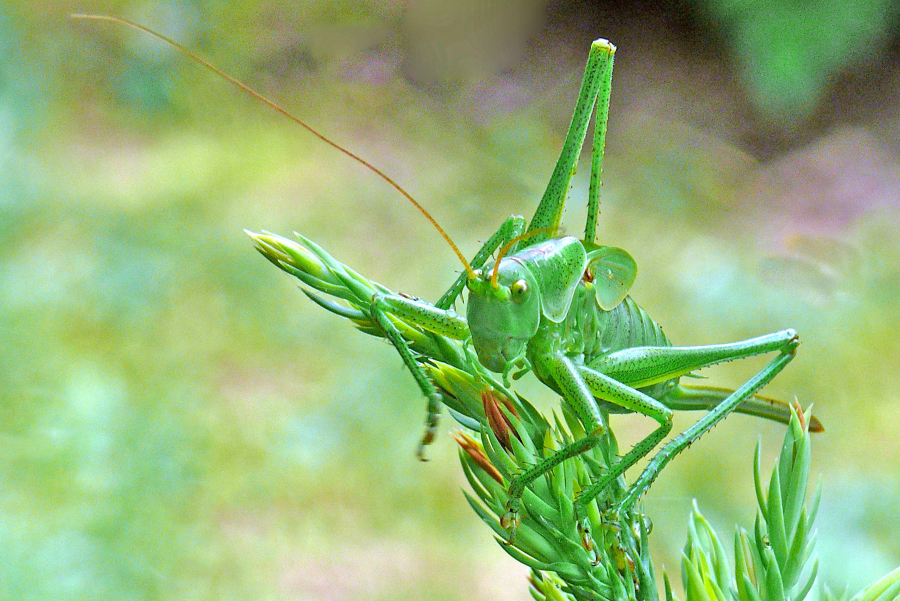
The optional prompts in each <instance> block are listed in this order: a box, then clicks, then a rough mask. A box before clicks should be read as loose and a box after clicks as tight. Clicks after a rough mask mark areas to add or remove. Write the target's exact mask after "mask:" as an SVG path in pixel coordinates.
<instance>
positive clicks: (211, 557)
mask: <svg viewBox="0 0 900 601" xmlns="http://www.w3.org/2000/svg"><path fill="white" fill-rule="evenodd" d="M75 11H86V12H106V13H111V14H116V15H122V16H126V17H129V18H132V19H134V20H138V21H140V22H141V23H144V24H147V25H150V26H152V27H154V28H155V29H157V30H159V31H161V32H163V33H166V34H167V35H170V36H171V37H174V38H176V39H178V40H180V41H182V42H184V43H185V44H187V45H188V46H190V47H191V48H193V49H195V50H197V51H199V52H201V53H202V54H203V55H204V56H206V57H208V58H210V59H211V60H213V62H215V63H216V64H218V65H219V66H221V67H222V68H224V69H225V70H227V71H229V72H230V73H233V74H235V75H236V76H238V77H240V78H241V79H243V80H245V81H247V82H248V83H249V84H251V85H253V86H256V87H258V88H259V89H261V90H263V91H264V92H265V93H267V94H268V95H270V96H271V97H273V98H275V99H277V100H278V101H279V102H281V103H283V104H284V105H285V106H286V107H287V108H289V109H290V110H291V111H293V112H295V113H296V114H297V115H299V116H300V117H301V118H303V119H305V120H306V121H308V122H309V123H310V124H312V125H314V126H315V127H318V128H319V129H320V130H321V131H322V132H323V133H325V134H326V135H328V136H330V137H332V138H333V139H335V140H337V141H338V142H340V143H341V144H344V145H346V146H347V147H349V148H351V149H352V150H353V151H354V152H357V153H359V154H360V155H362V156H364V157H366V158H367V159H369V160H370V161H372V162H373V163H375V164H377V165H378V166H379V167H380V168H382V169H383V170H384V171H385V172H387V173H389V174H390V175H391V176H392V177H394V178H396V179H397V180H398V181H399V182H400V183H401V185H403V186H404V187H406V188H407V189H408V190H409V191H410V192H411V193H412V194H413V195H414V196H415V197H416V198H418V199H419V200H420V201H421V202H422V203H423V204H424V205H426V206H427V207H428V208H429V209H430V210H432V212H433V213H434V215H435V217H436V218H437V219H438V221H439V222H440V223H441V224H442V225H443V226H444V227H445V228H446V229H447V230H448V231H449V232H450V233H451V234H452V235H453V236H454V238H455V240H456V242H457V243H458V244H459V245H460V246H461V247H462V248H463V249H464V252H466V253H467V254H469V255H471V254H472V253H474V252H475V250H476V249H477V248H478V247H479V245H480V241H482V240H485V239H486V238H487V237H488V236H489V235H490V233H492V232H493V230H494V229H495V228H496V227H497V226H498V225H499V224H500V223H501V222H502V220H503V219H504V218H505V217H506V216H508V215H509V214H512V213H522V214H526V215H529V214H530V213H531V212H532V211H533V209H534V207H535V206H536V203H537V200H538V199H539V197H540V195H541V193H542V191H543V186H544V185H545V183H546V181H547V178H548V176H549V173H550V171H551V170H552V166H553V163H554V162H555V160H556V157H557V154H558V151H559V148H560V146H561V143H562V139H563V137H564V134H565V129H566V126H567V125H568V122H569V118H570V115H571V110H572V107H573V106H574V99H575V95H576V92H577V87H578V84H579V81H580V77H581V69H582V67H583V61H584V59H585V57H586V52H587V48H588V45H589V43H590V41H591V40H592V39H594V38H596V37H601V36H602V37H607V38H609V39H610V40H612V41H613V42H614V43H615V44H617V45H618V48H619V51H618V54H617V56H616V69H615V75H614V85H613V88H614V89H613V98H612V108H611V111H610V115H611V117H610V133H609V142H608V154H607V162H606V169H605V172H604V175H605V178H604V179H605V185H604V190H603V197H602V202H603V206H602V209H603V213H602V217H601V223H600V232H599V236H598V239H599V240H600V241H601V242H603V243H606V244H610V245H616V246H621V247H624V248H626V249H629V250H630V252H631V253H632V254H633V255H634V257H635V258H636V259H637V262H638V265H639V266H640V274H639V276H638V280H637V282H636V284H635V287H634V289H633V296H634V298H635V299H636V300H637V301H638V302H639V303H641V304H642V305H643V306H644V307H645V308H646V309H647V310H648V311H649V312H650V314H651V315H653V316H654V317H655V318H656V319H657V320H658V321H659V322H660V323H661V324H662V325H663V327H664V328H665V330H666V332H667V333H668V334H669V336H670V337H671V338H672V339H673V340H674V341H676V342H677V343H681V344H701V343H709V342H721V341H729V340H736V339H740V338H745V337H749V336H753V335H758V334H762V333H765V332H769V331H774V330H777V329H781V328H784V327H795V328H797V329H798V330H799V331H800V333H801V336H802V341H803V344H802V346H801V349H800V352H799V355H798V357H797V359H796V360H795V361H794V362H793V363H792V364H791V365H790V366H789V367H788V369H786V370H785V371H784V372H783V374H782V375H780V376H779V377H778V378H777V380H776V381H775V382H773V383H772V384H771V385H770V386H769V388H768V389H767V391H768V393H770V394H771V395H774V396H778V397H781V398H784V399H788V400H790V399H792V398H794V397H795V396H796V397H797V398H798V399H799V400H800V402H801V403H803V404H804V405H808V404H809V403H815V407H816V413H817V415H818V416H819V417H820V418H821V419H822V421H823V422H824V423H825V425H826V428H827V431H826V432H825V433H824V434H822V435H819V436H817V437H816V438H815V441H814V465H813V473H814V475H815V474H821V479H822V481H823V485H824V500H823V502H822V508H821V511H820V514H819V520H818V529H819V545H818V549H819V554H820V556H821V569H820V572H821V573H822V575H823V577H824V580H825V581H826V582H827V583H828V584H829V585H830V586H831V587H832V588H836V589H842V588H843V586H844V585H845V584H846V585H849V587H850V590H851V592H852V591H855V590H857V589H859V588H860V587H861V586H862V585H863V584H865V583H867V582H870V581H872V580H874V579H875V578H876V577H877V576H879V575H881V574H883V573H884V572H886V571H887V570H888V569H890V568H892V567H895V566H897V565H898V564H900V535H898V533H900V519H898V511H897V507H900V475H898V474H900V443H898V438H900V434H898V431H900V398H898V397H900V384H898V377H897V371H898V366H900V362H898V358H900V336H898V326H900V308H898V300H897V299H898V293H900V240H898V238H900V237H898V225H900V215H898V213H900V160H898V156H900V36H898V22H900V11H898V9H897V6H896V3H893V2H891V1H890V0H819V1H814V2H807V3H802V6H801V5H800V4H798V3H795V2H788V1H787V0H683V1H675V0H666V1H663V2H615V3H614V2H587V1H582V2H561V1H556V0H554V1H550V2H547V1H539V0H520V1H515V2H514V1H511V0H507V1H500V0H497V1H476V0H462V1H460V2H455V3H447V2H437V1H432V0H417V1H413V2H409V3H407V2H400V1H394V2H343V1H330V2H325V1H323V2H314V1H305V2H292V3H287V2H285V3H265V4H260V3H256V2H244V1H234V2H217V1H213V0H205V1H204V0H193V1H183V2H176V1H174V0H169V1H167V2H161V3H160V2H153V3H151V2H140V1H134V2H80V3H75V2H70V1H55V2H41V1H37V2H28V3H26V2H11V1H7V2H4V3H3V4H2V5H0V48H2V52H0V165H2V177H0V598H4V599H19V600H36V599H54V600H68V599H95V600H104V599H110V600H112V599H115V600H124V599H131V600H143V599H171V600H181V599H216V600H227V599H303V600H306V599H309V600H344V599H374V600H378V599H397V598H415V599H435V600H455V599H491V600H507V599H526V598H528V596H527V592H526V589H527V587H526V583H525V579H524V574H525V570H524V569H523V568H522V567H521V566H519V565H517V564H516V563H514V562H513V561H512V560H511V559H509V558H508V557H507V556H506V555H505V553H504V552H503V551H502V550H501V549H500V548H499V547H498V546H497V545H496V543H495V542H493V541H492V538H491V536H490V534H489V532H488V530H487V529H486V528H485V527H484V526H483V525H482V524H480V523H479V521H478V520H477V518H476V516H475V515H474V514H473V513H472V512H471V511H470V509H469V508H468V507H467V506H466V504H465V502H464V500H463V496H462V493H461V492H460V488H461V487H463V486H464V483H463V478H462V476H461V473H460V470H459V467H458V464H457V459H456V449H455V448H454V443H453V442H452V440H451V438H450V437H449V436H448V435H447V433H446V430H447V429H449V428H450V427H452V424H450V423H449V422H450V420H449V418H445V421H444V424H443V426H442V432H441V435H440V436H439V437H438V439H437V441H436V442H435V444H433V445H432V446H431V447H430V449H429V451H430V458H431V461H430V462H429V463H425V464H422V463H419V462H418V461H416V460H415V457H414V449H415V447H416V444H417V441H418V439H419V437H420V436H421V433H422V420H423V418H424V415H425V411H424V409H425V407H424V405H425V404H424V401H423V400H422V399H421V398H420V395H419V394H418V392H417V390H416V388H415V386H414V384H413V381H412V379H411V378H410V377H409V375H408V374H407V373H405V372H404V371H403V370H402V369H401V363H400V361H399V359H398V357H397V356H396V355H395V353H394V352H393V351H392V350H391V349H390V348H389V347H388V346H386V345H385V343H383V342H382V341H379V340H375V339H372V338H368V337H366V336H364V335H362V334H359V333H358V332H355V331H354V330H353V329H352V328H351V327H350V326H349V325H348V324H347V323H345V322H344V321H343V320H341V319H340V318H337V317H335V316H331V315H329V314H325V313H324V312H323V311H321V310H320V309H318V308H317V307H315V306H314V305H313V304H311V303H310V302H308V301H307V300H306V299H305V298H304V297H303V295H302V294H301V293H300V292H299V291H298V289H297V287H296V285H295V282H294V281H292V280H291V279H290V278H288V277H287V276H286V275H284V274H282V273H280V272H278V271H277V270H276V269H274V268H273V267H272V266H271V265H269V264H268V263H267V262H265V261H264V260H263V259H262V258H261V257H259V256H258V255H257V254H256V253H255V252H254V251H253V249H252V246H251V244H250V241H249V239H248V238H247V237H246V236H245V235H244V234H243V232H242V228H250V229H253V230H270V231H274V232H278V233H282V234H285V235H290V233H291V232H292V231H293V230H297V231H300V232H302V233H304V234H306V235H307V236H310V237H311V238H313V239H314V240H316V241H317V242H319V243H320V244H322V245H323V246H324V247H325V248H326V249H328V250H330V251H331V252H332V253H333V254H334V255H335V256H336V257H338V258H339V259H341V260H342V261H344V262H346V263H347V264H349V265H351V266H353V267H354V268H356V269H357V270H359V271H360V272H362V273H364V274H366V275H367V276H369V277H371V278H372V279H375V280H377V281H380V282H382V283H384V284H385V285H387V286H389V287H391V288H393V289H395V290H400V291H404V292H408V293H411V294H415V295H418V296H421V297H424V298H426V299H434V298H437V296H438V295H439V294H440V293H441V292H442V291H443V289H444V288H445V287H446V286H447V285H448V284H449V282H450V281H451V280H452V278H453V277H454V276H455V274H456V273H457V272H458V271H459V269H460V266H459V265H458V264H457V263H456V262H455V259H454V257H453V255H452V253H451V252H450V251H449V249H448V248H447V247H446V245H445V244H444V243H443V242H442V241H441V239H440V238H439V237H438V236H437V234H436V233H435V232H434V231H433V229H432V228H431V227H430V226H429V225H428V224H427V222H425V220H424V219H423V218H422V217H421V216H420V215H418V214H417V213H416V212H415V211H414V210H413V209H412V207H410V206H408V205H407V204H406V203H405V202H404V200H403V198H401V197H400V196H398V195H397V194H396V193H395V192H394V191H393V190H391V189H390V188H389V187H388V186H386V185H385V184H384V182H382V181H381V180H379V179H378V178H376V177H375V176H373V175H372V174H371V173H370V172H367V171H366V170H365V169H363V168H362V167H361V166H360V165H358V164H356V163H354V162H352V161H350V160H348V159H347V158H346V157H344V156H343V155H341V154H339V153H337V152H335V151H334V150H333V149H331V148H329V147H327V146H325V145H324V144H322V143H321V142H319V141H317V140H315V139H314V138H312V137H311V136H310V135H308V134H307V133H305V132H304V131H303V130H301V129H300V128H298V127H296V126H295V125H292V124H291V123H289V122H288V121H286V120H285V119H283V118H282V117H280V116H278V115H276V114H274V113H273V111H271V110H269V109H267V108H266V107H264V106H262V105H261V104H260V103H259V102H257V101H254V100H253V99H251V98H249V97H247V96H246V95H243V94H241V93H239V92H237V91H236V90H235V89H234V88H232V87H231V86H230V85H229V84H227V83H226V82H224V81H222V80H220V79H218V78H216V77H215V76H213V75H211V74H210V73H208V72H206V71H204V70H202V69H201V68H200V67H198V66H197V65H196V64H193V63H190V62H188V61H187V60H185V59H184V58H183V57H182V56H180V55H178V54H177V53H175V52H174V51H173V50H172V49H171V48H168V47H165V46H163V45H161V44H159V43H158V42H156V41H155V40H152V39H150V38H148V37H146V36H143V35H140V34H137V33H135V32H133V31H130V30H126V29H125V28H124V27H120V26H112V25H109V24H103V23H90V22H72V21H70V20H68V19H67V18H66V15H67V14H68V13H70V12H75ZM580 175H584V174H583V173H582V174H580ZM585 189H586V185H585V181H584V178H582V177H579V178H578V180H577V181H576V184H575V187H574V189H573V194H572V203H571V206H572V209H571V210H570V211H569V213H568V215H567V217H566V220H565V222H566V224H567V225H568V229H569V231H570V232H572V233H576V234H577V233H579V232H580V227H581V223H582V220H583V210H581V209H580V207H581V206H582V205H583V201H584V198H585ZM758 367H759V363H753V362H744V363H732V364H728V365H724V366H720V367H717V368H715V369H712V370H708V372H707V375H708V376H709V382H710V383H712V384H717V385H723V386H729V385H730V386H735V385H738V384H739V383H740V382H741V381H743V379H745V378H747V377H749V375H750V374H752V373H753V372H754V371H755V369H758ZM524 390H525V394H526V395H527V396H528V397H529V398H532V399H534V400H535V401H538V402H542V403H544V405H543V406H545V407H547V408H548V409H549V408H552V407H553V404H554V402H555V401H554V400H553V399H552V397H550V396H549V395H547V393H546V391H545V390H543V389H542V387H541V386H540V385H537V384H535V383H534V382H530V383H529V382H527V381H526V382H525V383H524ZM697 417H698V416H697V415H695V414H681V415H678V416H677V417H676V421H675V429H676V431H680V430H683V429H684V428H686V427H687V426H688V425H689V424H690V423H691V421H692V420H695V419H696V418H697ZM652 426H653V424H652V422H650V420H648V419H646V418H641V417H634V416H625V417H620V418H616V419H615V420H614V427H615V428H616V432H617V433H618V435H619V437H620V440H621V442H622V444H623V445H627V444H630V443H633V442H634V441H636V440H638V439H639V437H640V436H641V435H643V434H645V433H647V432H649V431H650V430H651V429H652ZM783 432H784V428H783V427H782V426H780V425H777V424H770V423H767V422H763V421H761V420H756V419H752V418H749V417H745V416H732V417H729V419H727V420H725V422H723V424H721V425H719V426H718V427H716V428H715V430H714V431H713V432H712V433H710V434H708V435H706V436H705V437H704V438H703V439H701V440H700V441H699V442H698V443H697V444H695V445H693V446H692V447H691V448H690V449H689V450H688V451H686V452H685V453H684V454H683V456H681V457H679V458H678V459H677V460H676V461H674V462H673V463H672V464H671V465H670V467H668V468H667V469H666V470H665V472H664V473H663V475H662V476H661V477H660V479H659V480H658V482H657V483H656V484H655V485H654V486H653V488H652V490H651V491H650V493H649V494H648V495H647V496H646V497H645V499H646V509H647V513H648V514H649V515H650V516H651V518H652V519H653V521H654V524H655V530H654V534H653V539H652V544H653V546H654V552H655V553H656V556H657V557H658V560H659V561H658V566H657V568H658V569H659V568H660V567H661V565H663V564H664V565H665V566H666V567H667V568H668V569H669V571H670V573H673V575H674V574H677V572H678V567H677V566H678V561H679V554H680V548H681V546H682V545H683V541H684V534H685V527H686V521H687V515H688V511H689V509H690V505H691V500H692V499H694V498H696V499H697V500H698V502H699V504H700V507H701V509H702V510H703V511H704V512H705V513H706V515H707V516H708V517H709V518H710V519H711V520H712V522H713V523H714V524H715V525H716V526H717V527H718V528H719V529H720V531H721V533H722V535H723V537H724V539H725V540H726V541H730V540H731V536H732V532H733V530H732V524H734V523H735V522H737V523H740V524H742V525H744V526H745V527H751V526H752V519H753V515H754V496H753V492H752V478H751V473H752V472H751V461H752V452H753V448H754V445H755V444H756V442H757V440H758V439H760V438H761V440H762V442H763V445H764V461H766V462H767V464H769V463H770V462H771V460H772V458H773V457H774V456H775V454H776V453H777V450H778V447H779V444H780V440H781V438H782V436H783ZM766 469H768V468H766ZM678 579H679V578H678V577H676V578H675V580H678Z"/></svg>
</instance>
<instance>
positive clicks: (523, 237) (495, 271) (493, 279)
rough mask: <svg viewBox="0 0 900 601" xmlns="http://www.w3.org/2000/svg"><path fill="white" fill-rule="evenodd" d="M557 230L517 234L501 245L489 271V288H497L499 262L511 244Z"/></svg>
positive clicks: (555, 227)
mask: <svg viewBox="0 0 900 601" xmlns="http://www.w3.org/2000/svg"><path fill="white" fill-rule="evenodd" d="M557 229H558V226H554V227H542V228H539V229H536V230H531V231H530V232H525V233H524V234H519V235H518V236H516V237H515V238H513V239H512V240H510V241H509V242H507V243H506V244H504V245H503V248H501V249H500V252H499V253H497V260H496V261H494V269H493V271H491V288H496V287H497V278H498V277H499V275H500V260H501V259H502V258H503V257H505V256H506V253H507V252H509V249H510V248H512V246H513V244H515V243H516V242H521V241H522V240H527V239H528V238H531V237H532V236H537V235H538V234H549V233H551V232H554V231H556V230H557Z"/></svg>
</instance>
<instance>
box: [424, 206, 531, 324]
mask: <svg viewBox="0 0 900 601" xmlns="http://www.w3.org/2000/svg"><path fill="white" fill-rule="evenodd" d="M524 231H525V219H523V218H522V217H521V216H519V215H512V216H510V217H507V218H506V221H504V222H503V225H501V226H500V228H499V229H498V230H497V231H496V232H494V234H493V235H492V236H491V237H490V238H488V241H487V242H485V243H484V246H482V247H481V250H479V251H478V252H477V253H476V254H475V257H474V258H473V259H472V263H471V267H472V269H481V268H482V267H483V266H484V264H485V262H487V260H488V259H489V258H490V257H491V254H492V253H493V252H494V251H495V250H497V249H498V248H500V247H501V246H502V245H504V244H506V243H507V242H509V241H510V240H512V239H513V238H515V237H516V236H518V235H520V234H521V233H522V232H524ZM468 276H469V274H468V273H467V272H465V271H463V272H462V273H461V274H459V277H458V278H456V281H455V282H453V285H452V286H450V288H449V289H448V290H447V292H445V293H444V294H443V296H441V298H440V299H439V300H438V302H437V303H435V305H434V306H435V307H437V308H438V309H449V308H450V307H452V306H453V303H454V302H456V299H457V298H459V295H460V294H462V291H463V288H465V286H466V279H467V278H468Z"/></svg>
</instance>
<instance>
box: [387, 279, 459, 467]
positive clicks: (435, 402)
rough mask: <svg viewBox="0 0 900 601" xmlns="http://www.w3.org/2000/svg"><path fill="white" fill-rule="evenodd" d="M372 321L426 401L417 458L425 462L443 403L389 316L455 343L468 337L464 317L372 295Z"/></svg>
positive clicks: (420, 303) (421, 303)
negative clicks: (422, 431) (407, 370)
mask: <svg viewBox="0 0 900 601" xmlns="http://www.w3.org/2000/svg"><path fill="white" fill-rule="evenodd" d="M370 312H371V316H372V320H373V321H374V322H375V323H376V324H377V325H378V327H379V328H381V330H382V331H383V332H384V335H385V337H386V338H387V339H388V340H389V341H390V342H391V344H392V345H394V348H395V349H397V353H398V354H399V355H400V358H401V359H402V360H403V363H404V365H406V367H407V368H408V369H409V371H410V372H411V373H412V375H413V378H415V380H416V384H417V385H418V386H419V390H421V391H422V394H423V395H424V396H425V398H426V399H428V413H427V416H426V418H425V435H424V436H423V437H422V442H421V443H420V444H419V448H418V451H417V453H416V454H417V455H418V457H419V459H421V460H423V461H424V460H425V453H424V452H425V447H426V446H427V445H429V444H431V442H432V441H433V440H434V436H435V432H436V431H437V425H438V421H439V420H440V415H441V407H442V406H443V401H442V397H441V393H440V392H438V390H437V389H436V388H435V386H434V384H432V382H431V379H430V378H429V377H428V375H427V374H426V373H425V370H424V369H422V366H421V365H419V362H418V361H416V359H415V357H413V354H412V352H411V351H410V348H409V343H408V342H407V341H406V339H405V338H404V337H403V335H402V334H401V333H400V332H399V330H398V329H397V326H396V325H394V322H393V321H392V319H391V315H393V316H395V317H397V318H398V319H400V320H402V321H405V322H407V323H410V324H413V325H417V326H419V327H421V328H423V329H424V330H426V331H427V332H429V333H431V334H433V335H436V336H446V337H448V338H452V339H455V340H464V339H465V338H467V337H468V335H469V327H468V324H467V323H466V320H465V318H464V317H462V316H460V315H457V314H456V312H455V311H453V310H450V309H447V310H443V309H439V308H437V307H435V306H433V305H431V304H429V303H426V302H424V301H421V300H418V299H414V298H409V297H406V296H401V295H399V294H380V293H379V294H375V296H374V297H373V298H372V303H371V308H370Z"/></svg>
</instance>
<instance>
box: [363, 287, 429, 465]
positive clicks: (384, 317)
mask: <svg viewBox="0 0 900 601" xmlns="http://www.w3.org/2000/svg"><path fill="white" fill-rule="evenodd" d="M378 300H379V297H376V298H375V299H373V302H372V307H371V315H372V320H373V321H374V322H375V323H376V324H378V327H380V328H381V329H382V330H383V331H384V335H385V337H386V338H387V339H388V340H389V341H390V342H391V344H393V345H394V348H395V349H397V352H398V353H399V354H400V358H401V359H402V360H403V363H404V364H405V365H406V367H408V368H409V371H410V372H412V375H413V378H415V380H416V384H418V386H419V389H420V390H421V391H422V394H423V395H425V398H426V399H428V413H427V416H426V418H425V434H424V436H422V441H421V442H420V443H419V447H418V449H416V455H417V456H418V457H419V459H420V460H422V461H426V459H425V447H426V446H427V445H429V444H431V442H432V441H433V440H434V436H435V433H436V432H437V426H438V422H439V421H440V417H441V407H442V406H443V401H442V397H441V393H439V392H438V391H437V389H436V388H435V387H434V384H432V383H431V380H430V379H428V376H427V375H426V374H425V371H424V370H423V369H422V367H421V366H420V365H419V364H418V362H416V360H415V358H414V357H413V355H412V352H411V351H410V350H409V345H408V344H407V343H406V340H404V338H403V336H402V335H401V334H400V332H399V331H398V330H397V327H396V326H395V325H394V324H393V322H392V321H391V318H390V316H389V315H388V314H387V313H385V311H384V309H383V308H382V307H381V306H380V305H381V304H380V303H379V302H378Z"/></svg>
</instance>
